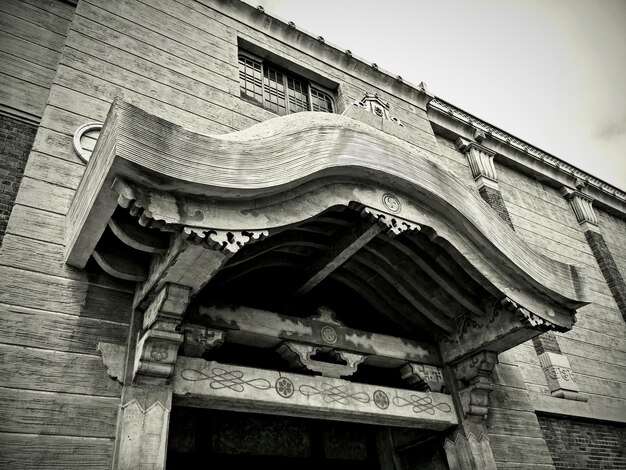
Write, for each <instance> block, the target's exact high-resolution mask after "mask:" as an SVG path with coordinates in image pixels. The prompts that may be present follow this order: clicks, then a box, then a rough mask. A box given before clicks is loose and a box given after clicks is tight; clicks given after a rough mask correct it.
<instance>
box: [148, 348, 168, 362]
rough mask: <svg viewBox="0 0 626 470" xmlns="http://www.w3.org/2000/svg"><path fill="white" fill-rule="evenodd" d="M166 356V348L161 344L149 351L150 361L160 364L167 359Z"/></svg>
mask: <svg viewBox="0 0 626 470" xmlns="http://www.w3.org/2000/svg"><path fill="white" fill-rule="evenodd" d="M167 356H168V354H167V346H164V345H162V344H155V345H154V346H152V349H151V350H150V357H151V358H152V359H154V360H155V361H158V362H161V361H164V360H165V359H167Z"/></svg>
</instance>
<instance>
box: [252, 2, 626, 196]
mask: <svg viewBox="0 0 626 470" xmlns="http://www.w3.org/2000/svg"><path fill="white" fill-rule="evenodd" d="M248 3H251V4H253V5H262V6H263V7H264V8H265V10H266V11H267V12H268V13H272V14H274V15H276V16H279V17H280V18H282V19H284V20H291V21H293V22H295V23H296V25H297V26H298V27H301V28H303V29H305V30H307V31H309V32H311V33H313V34H315V35H321V36H323V37H324V38H325V39H326V41H327V42H331V43H333V44H335V45H337V46H340V47H341V48H345V49H350V50H352V52H353V53H354V54H355V55H358V56H360V57H361V58H364V59H366V60H367V61H368V62H376V63H377V64H378V65H379V66H380V67H381V68H383V69H386V70H388V71H389V72H391V73H393V74H394V75H401V76H402V77H404V78H405V79H406V80H408V81H410V82H412V83H414V84H418V83H420V82H422V81H424V82H425V83H426V84H427V86H428V88H429V90H430V91H431V92H432V93H434V94H435V95H436V96H438V97H440V98H442V99H445V100H447V101H449V102H451V103H452V104H454V105H455V106H458V107H460V108H461V109H463V110H465V111H467V112H469V113H471V114H474V115H475V116H476V117H478V118H481V119H483V120H485V121H487V122H489V123H491V124H493V125H495V126H497V127H499V128H501V129H503V130H505V131H507V132H509V133H511V134H513V135H515V136H516V137H519V138H521V139H523V140H525V141H527V142H529V143H530V144H532V145H534V146H536V147H539V148H540V149H542V150H544V151H546V152H548V153H551V154H553V155H554V156H556V157H558V158H560V159H562V160H565V161H567V162H569V163H571V164H572V165H574V166H576V167H578V168H580V169H582V170H584V171H586V172H588V173H591V174H592V175H593V176H596V177H598V178H600V179H602V180H604V181H606V182H607V183H610V184H613V185H615V186H617V187H619V188H620V189H622V190H626V0H428V1H423V0H384V1H374V0H361V1H358V0H315V1H305V0H249V1H248Z"/></svg>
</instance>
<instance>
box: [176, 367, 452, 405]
mask: <svg viewBox="0 0 626 470" xmlns="http://www.w3.org/2000/svg"><path fill="white" fill-rule="evenodd" d="M181 377H182V378H183V379H184V380H186V381H189V382H199V381H208V383H209V386H210V387H211V388H212V389H214V390H228V391H232V392H235V393H243V392H244V391H245V390H246V388H252V389H255V390H257V391H259V392H265V391H267V390H271V389H273V390H274V392H275V393H276V394H277V395H279V396H280V397H281V398H284V399H290V398H292V397H293V396H294V394H295V393H298V394H299V395H301V396H304V397H307V398H315V397H317V398H319V399H320V400H321V401H322V402H323V403H326V404H335V405H342V406H349V405H352V404H355V403H356V404H358V403H360V404H364V405H366V404H371V405H372V406H375V407H377V408H378V409H381V410H385V409H388V408H389V406H394V407H397V408H405V407H410V409H411V410H412V412H413V413H415V414H422V413H425V414H428V415H434V414H435V413H436V412H437V411H440V412H443V413H450V412H451V411H452V407H451V406H450V405H449V404H448V403H445V402H438V401H437V400H436V397H435V396H433V395H431V394H429V393H419V392H414V393H410V394H403V393H402V392H401V391H396V393H395V395H394V397H393V398H392V399H389V396H388V395H387V393H385V392H384V391H382V390H375V391H374V392H372V393H369V392H366V391H363V390H356V389H353V388H352V387H351V385H350V383H348V382H346V383H344V384H339V385H338V384H332V383H327V382H323V381H322V382H321V383H318V382H313V383H309V382H306V381H305V382H304V383H301V384H299V385H295V384H294V382H293V381H292V380H291V379H290V378H288V377H279V378H277V379H276V380H275V381H274V384H273V385H272V384H271V383H270V382H269V381H268V380H267V379H265V378H261V377H250V378H248V377H245V375H244V372H243V371H241V370H238V369H227V368H226V367H224V368H222V367H212V368H211V369H210V370H209V371H208V372H206V371H201V370H197V369H184V370H183V371H182V373H181Z"/></svg>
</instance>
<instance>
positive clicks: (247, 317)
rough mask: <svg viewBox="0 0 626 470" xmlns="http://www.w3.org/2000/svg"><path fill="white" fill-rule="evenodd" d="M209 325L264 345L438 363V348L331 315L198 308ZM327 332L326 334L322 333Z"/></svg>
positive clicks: (232, 336)
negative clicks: (322, 348) (347, 323)
mask: <svg viewBox="0 0 626 470" xmlns="http://www.w3.org/2000/svg"><path fill="white" fill-rule="evenodd" d="M200 315H201V317H202V318H203V319H204V320H205V321H206V322H207V324H208V326H210V327H211V328H216V329H223V330H226V331H227V332H228V333H227V338H228V340H230V341H233V342H237V341H242V342H246V344H249V342H250V341H253V342H256V343H257V344H263V345H264V346H266V347H267V346H271V345H277V344H279V343H280V342H281V341H283V340H293V341H298V342H300V343H306V344H312V345H317V346H325V347H329V348H334V349H341V350H345V351H351V352H356V353H361V354H367V355H369V356H371V358H372V359H374V358H375V359H376V360H377V361H378V362H380V363H383V362H385V361H386V362H388V363H389V364H394V365H397V364H399V363H406V361H412V362H419V363H427V364H433V365H438V364H440V362H441V360H440V357H439V352H438V350H437V348H436V347H435V346H434V345H432V344H429V343H424V342H418V341H413V340H410V339H405V338H397V337H394V336H388V335H382V334H377V333H371V332H365V331H360V330H355V329H352V328H348V327H345V326H343V325H342V324H341V323H339V322H338V321H336V320H334V319H333V318H332V316H329V315H320V316H317V317H315V316H314V317H310V318H300V317H293V316H288V315H279V314H278V313H273V312H268V311H266V310H259V309H256V308H250V307H237V308H218V307H215V306H212V307H200ZM325 332H327V334H324V333H325Z"/></svg>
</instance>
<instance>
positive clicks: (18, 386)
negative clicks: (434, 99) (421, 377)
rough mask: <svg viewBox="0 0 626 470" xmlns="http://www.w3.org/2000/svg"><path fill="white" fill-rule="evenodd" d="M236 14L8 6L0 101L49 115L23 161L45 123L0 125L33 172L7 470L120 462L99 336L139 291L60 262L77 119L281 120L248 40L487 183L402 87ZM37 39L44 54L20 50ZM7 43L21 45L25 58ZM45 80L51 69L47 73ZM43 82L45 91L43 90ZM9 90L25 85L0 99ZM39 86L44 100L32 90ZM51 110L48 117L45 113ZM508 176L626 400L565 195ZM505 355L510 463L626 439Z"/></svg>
mask: <svg viewBox="0 0 626 470" xmlns="http://www.w3.org/2000/svg"><path fill="white" fill-rule="evenodd" d="M235 4H236V2H212V1H209V0H200V1H192V0H177V1H176V2H173V1H170V0H154V1H151V2H146V1H134V0H133V1H131V0H106V1H105V0H82V1H81V2H79V5H78V7H77V9H76V13H75V15H74V13H73V7H70V6H69V5H68V4H66V3H64V2H61V1H54V0H48V1H45V2H42V1H35V0H23V1H22V2H20V1H18V0H6V1H3V2H0V5H1V6H0V11H2V12H3V15H2V18H1V19H2V21H4V22H5V24H6V25H8V24H9V22H11V23H10V24H11V25H12V28H13V29H11V31H13V32H12V33H11V34H10V35H9V36H10V37H9V36H7V38H5V40H6V41H11V42H10V44H9V42H6V44H7V45H10V46H11V47H10V48H7V50H6V51H3V52H1V53H0V59H3V58H4V62H2V63H3V64H4V65H3V67H4V68H3V70H2V71H1V72H2V73H0V79H2V80H4V82H2V84H5V86H2V87H0V102H3V103H4V104H5V105H6V106H10V107H12V108H16V109H17V108H19V107H20V106H22V104H23V106H24V110H25V111H24V112H26V113H29V115H35V114H36V113H37V112H39V113H40V115H41V124H40V127H39V128H38V130H37V135H36V136H35V138H34V143H33V145H32V151H31V152H30V156H28V162H27V163H26V155H27V154H28V150H25V149H26V148H27V147H30V144H28V145H27V144H26V142H27V140H28V138H30V139H32V136H33V130H32V129H31V128H27V126H26V127H24V125H22V124H19V125H16V124H15V122H13V121H11V123H9V124H8V125H7V126H5V123H7V122H9V121H7V120H6V119H4V120H3V121H2V123H3V124H2V127H1V128H0V132H2V137H4V135H5V134H6V135H7V136H8V138H7V139H6V140H4V141H3V142H6V143H4V144H3V145H4V147H3V148H2V155H3V157H4V156H5V155H18V154H19V156H20V157H19V159H21V160H19V161H20V162H22V164H23V163H26V168H25V170H24V176H23V179H22V183H21V186H20V189H19V192H18V194H17V196H15V204H14V206H13V210H12V213H11V217H10V220H9V222H8V226H7V227H6V234H4V239H3V241H2V246H1V247H0V286H2V288H0V358H1V360H0V374H2V378H3V383H2V387H0V402H1V403H3V405H5V406H2V407H0V466H4V467H7V468H8V467H10V468H50V462H55V464H56V465H57V466H58V467H59V468H102V469H108V468H110V461H111V457H112V449H113V437H114V435H115V425H116V419H117V410H118V406H119V397H120V390H121V387H120V385H119V383H117V382H116V381H114V380H112V379H110V378H109V377H108V376H107V374H106V370H105V367H104V365H103V363H102V359H101V357H100V354H99V352H98V351H97V349H96V344H97V342H98V341H108V342H114V343H124V342H125V341H126V335H127V331H128V321H129V318H130V309H131V301H132V292H133V286H132V285H129V284H127V283H122V282H118V281H116V280H114V279H112V278H110V277H108V276H106V275H103V274H102V273H101V272H100V271H95V270H90V269H87V270H82V271H79V270H76V269H73V268H70V267H69V266H67V265H66V264H65V263H64V257H63V256H64V243H65V239H64V231H65V214H66V212H67V210H68V207H69V205H70V203H71V201H72V198H73V196H74V193H75V190H76V188H77V186H78V184H79V182H80V179H81V177H82V175H83V172H84V168H85V166H84V163H83V162H82V161H81V160H80V159H79V158H78V157H77V156H76V155H75V153H74V152H73V150H72V135H73V133H74V131H75V130H76V128H77V127H79V126H81V125H82V124H85V123H87V122H89V121H94V120H95V121H103V120H104V118H105V117H106V113H107V112H108V110H109V106H110V104H111V102H112V100H113V99H114V98H115V97H118V96H119V97H122V98H123V99H124V100H126V101H128V102H130V103H133V104H135V105H137V106H139V107H141V108H142V109H145V110H146V111H148V112H149V113H152V114H155V115H158V116H160V117H163V118H165V119H167V120H169V121H172V122H174V123H176V124H179V125H182V126H184V127H186V128H188V129H191V130H195V131H199V132H203V133H208V134H211V133H213V134H220V133H225V132H230V131H233V130H240V129H244V128H247V127H249V126H251V125H252V124H255V123H257V122H260V121H264V120H267V119H270V118H273V117H275V114H273V113H271V112H269V111H267V110H265V109H263V108H261V107H258V106H255V105H253V104H251V103H249V102H247V101H244V100H242V99H240V97H239V77H238V66H237V50H238V38H239V39H240V40H241V39H243V40H245V41H247V42H248V43H254V44H256V45H257V46H258V47H259V48H263V49H266V50H267V51H270V52H271V53H272V54H274V55H275V56H276V57H277V58H279V57H283V58H285V60H286V61H287V62H286V63H285V64H284V65H285V66H288V65H293V66H295V67H297V69H298V70H301V71H310V72H311V73H312V74H314V75H315V76H317V77H321V78H322V79H323V80H324V81H325V83H335V84H336V85H337V86H338V87H339V88H338V96H337V100H338V103H337V105H338V109H340V110H341V109H345V108H346V107H347V106H350V105H351V103H352V102H353V101H355V100H358V99H360V98H361V97H362V96H363V94H364V93H365V92H378V93H379V94H380V95H381V97H382V98H383V99H384V100H386V101H389V103H390V109H391V111H390V113H391V115H392V116H394V117H397V118H398V119H399V120H400V121H401V122H402V123H403V124H404V126H405V131H406V132H405V136H406V138H407V139H408V140H409V141H410V143H412V144H413V145H415V146H417V147H420V148H421V149H423V150H424V151H425V152H427V153H430V156H431V157H432V159H433V160H434V161H436V162H437V163H438V164H439V165H441V166H442V167H443V168H445V169H446V170H448V171H450V172H451V173H452V174H454V175H455V176H456V177H457V178H458V179H459V181H460V184H463V185H465V186H466V187H467V188H468V190H476V189H475V185H474V181H473V179H472V175H471V172H470V170H469V167H468V164H467V161H466V158H465V156H464V155H463V154H461V153H460V152H458V151H457V150H456V149H455V146H454V143H453V142H452V141H450V140H447V139H445V138H443V137H439V136H437V137H435V135H434V134H433V132H432V128H431V125H430V123H429V121H428V117H427V114H426V111H425V110H424V109H423V107H420V106H419V105H418V104H416V103H413V102H411V100H410V99H409V94H408V93H406V92H404V93H402V92H401V91H402V90H401V88H402V86H401V85H399V84H397V83H394V84H392V85H390V84H389V83H388V82H387V83H381V82H380V80H382V78H380V77H379V76H378V75H376V73H375V72H373V71H372V70H370V71H369V72H368V73H360V72H359V73H357V72H356V71H355V68H354V67H355V66H354V64H352V65H351V62H350V59H349V58H347V56H346V55H345V54H343V53H339V52H336V53H334V52H333V53H331V52H329V49H328V48H327V47H326V46H324V45H323V44H321V43H319V42H318V41H314V40H308V39H306V38H305V37H304V36H303V35H301V33H299V32H298V31H297V30H289V31H288V32H284V31H283V30H281V28H280V25H276V24H274V23H273V21H274V20H272V19H270V18H269V17H264V16H263V15H262V14H261V13H258V12H256V11H251V10H246V11H247V13H246V14H245V15H243V16H242V15H239V14H238V13H237V12H236V11H234V9H233V8H232V5H235ZM59 5H61V6H59ZM55 8H56V9H59V11H57V10H54V9H55ZM52 10H53V11H52ZM55 11H56V13H55ZM224 13H227V14H224ZM7 18H8V19H7ZM55 21H56V23H55ZM55 24H56V25H57V26H58V25H62V26H63V27H65V28H66V29H65V31H67V28H68V27H69V32H68V34H67V38H65V36H64V33H62V30H61V29H58V30H55V31H53V30H52V29H53V28H54V27H57V26H54V25H55ZM281 31H283V32H281ZM274 35H277V36H274ZM280 35H282V36H280ZM50 41H52V42H50ZM4 44H5V43H3V45H4ZM25 44H35V45H37V47H29V48H22V49H20V48H21V47H22V46H24V45H25ZM45 44H49V45H50V47H52V46H53V47H52V49H53V50H54V54H52V55H50V54H43V53H42V51H43V49H42V47H43V46H45ZM11 50H13V51H16V50H23V51H24V53H23V55H22V57H21V60H17V59H15V57H16V56H15V54H13V55H12V53H11ZM43 52H45V51H43ZM29 54H30V55H29ZM52 56H54V57H55V58H54V60H52V59H51V58H50V57H52ZM59 57H60V59H59ZM275 60H278V59H275ZM46 61H47V62H46ZM57 61H58V64H57ZM30 63H36V64H38V66H37V67H35V66H32V67H31V66H30V65H28V64H30ZM10 67H13V69H10ZM16 67H17V68H16ZM41 67H43V69H45V70H43V69H42V68H41ZM18 69H19V70H18ZM10 70H13V72H11V71H10ZM50 70H52V73H51V72H50ZM37 71H40V72H42V73H43V72H45V74H44V75H40V76H39V78H36V77H35V74H36V73H38V72H37ZM302 73H305V72H302ZM24 74H26V75H24ZM28 74H30V75H28ZM27 75H28V76H27ZM20 77H21V78H20ZM29 77H30V78H29ZM377 77H378V78H377ZM37 80H39V81H40V82H41V84H40V85H37V86H36V87H35V88H33V87H32V86H31V85H30V84H32V83H35V82H36V81H37ZM9 89H10V90H14V91H15V92H14V93H12V94H10V95H9V94H6V96H5V95H2V93H3V92H6V90H9ZM28 89H31V90H35V89H36V90H38V92H37V93H33V94H30V95H29V94H28V93H27V90H28ZM20 90H22V91H21V92H20ZM42 90H43V91H44V92H45V97H47V102H46V100H45V97H44V98H42V96H44V94H42ZM48 91H49V93H48ZM20 93H21V94H20ZM3 96H4V98H3ZM29 97H31V98H32V97H34V98H36V99H35V100H32V99H30V98H29ZM5 98H6V99H5ZM29 99H30V101H29ZM10 100H13V101H10ZM7 103H8V104H7ZM44 103H46V105H45V108H44V109H43V114H41V112H40V111H37V109H39V108H38V106H43V104H44ZM20 126H22V127H20ZM18 128H19V129H22V130H21V131H19V132H18V130H17V129H18ZM12 132H13V133H14V134H11V133H12ZM18 134H19V136H21V137H19V136H18ZM12 135H15V138H13V137H11V136H12ZM27 136H30V137H27ZM20 139H21V140H20ZM16 142H22V143H21V144H16ZM17 160H18V158H17V157H16V160H15V162H14V163H15V165H13V163H12V162H13V160H12V159H11V158H3V161H2V163H0V171H2V172H3V173H2V176H3V178H4V177H5V175H8V178H7V180H9V183H8V184H6V185H4V186H7V187H10V190H9V192H8V193H4V192H0V195H1V196H2V197H4V195H5V194H8V195H10V191H13V190H14V188H15V187H16V186H15V183H16V182H17V179H12V178H13V176H12V175H14V174H17V173H18V172H19V171H21V170H19V164H18V162H17ZM497 170H498V175H499V185H500V189H501V193H502V198H503V201H504V203H505V204H506V209H507V212H508V214H509V215H510V219H511V221H512V223H513V226H514V227H515V231H516V233H517V234H518V235H519V236H520V237H522V238H523V239H524V240H525V241H526V242H527V243H529V244H531V245H532V246H533V247H535V248H536V249H537V251H539V252H541V253H544V254H546V255H548V256H549V257H552V258H555V259H558V260H560V261H564V262H568V263H574V264H578V265H584V266H586V267H587V268H588V275H589V279H590V283H591V290H592V292H591V295H592V298H593V303H592V304H591V305H589V306H587V307H585V308H583V309H581V310H580V311H579V314H578V322H577V324H576V325H575V327H574V329H573V330H572V331H571V332H568V333H566V334H557V335H555V337H556V339H557V341H558V345H559V347H560V349H561V351H562V352H563V354H565V355H567V357H568V359H569V361H570V363H571V366H572V369H573V371H574V374H575V377H576V381H577V383H578V385H579V387H580V390H581V392H582V393H584V394H586V396H588V398H589V402H588V403H589V404H594V405H602V406H605V405H606V406H609V405H610V406H621V407H626V325H625V323H624V320H623V318H622V316H621V314H620V312H619V309H618V307H617V305H616V303H615V300H614V298H613V297H612V295H611V291H610V289H609V287H608V286H607V284H606V281H605V280H604V277H603V276H602V273H601V272H600V269H599V267H598V264H597V262H596V260H595V258H594V257H593V254H592V253H591V249H590V247H589V245H588V243H587V241H586V239H585V237H584V235H583V232H582V230H581V229H580V227H579V225H578V223H577V221H576V219H575V217H574V214H573V213H572V211H571V209H570V207H569V205H568V203H567V202H566V201H565V200H564V199H563V198H562V197H561V195H560V194H559V191H558V188H554V187H548V186H546V185H544V184H542V183H541V182H539V181H536V180H534V179H532V178H530V177H528V176H525V175H523V174H521V173H519V172H517V171H515V170H513V169H510V168H507V167H504V166H501V165H499V166H498V168H497ZM17 184H19V183H17ZM4 186H3V187H2V191H4V190H5V189H4ZM472 188H473V189H472ZM0 201H1V202H0V203H4V200H0ZM485 204H487V203H485ZM0 210H5V209H4V206H2V207H1V208H0ZM3 217H4V213H3ZM599 219H600V226H601V227H602V229H603V233H604V236H605V238H606V240H607V246H608V248H609V249H610V250H611V251H612V254H613V257H614V258H615V262H616V264H617V266H618V267H619V268H620V269H621V271H622V274H623V275H624V274H625V270H626V244H625V242H624V240H626V222H625V221H624V220H622V219H618V218H616V217H614V216H613V215H610V214H604V213H599ZM2 220H3V221H4V219H2ZM0 222H1V221H0ZM2 227H3V226H2V225H0V233H4V228H2ZM500 360H501V364H500V365H499V366H498V368H497V372H496V388H495V390H494V392H493V394H492V406H491V410H490V416H489V430H490V433H491V435H492V437H491V443H492V447H493V451H494V456H495V458H496V461H497V462H498V465H499V467H500V468H517V469H520V468H524V469H526V468H528V469H549V468H554V466H553V463H552V458H551V454H550V452H552V457H554V459H553V460H554V462H555V463H557V464H558V462H559V461H558V460H557V458H560V459H561V461H564V459H565V458H569V457H570V456H572V455H574V454H575V455H578V454H580V458H581V459H582V458H588V459H591V457H593V456H594V455H596V454H594V452H596V451H595V450H594V451H593V452H587V449H596V447H595V444H594V445H593V446H592V445H591V444H590V445H589V446H588V447H585V448H584V449H582V448H580V447H581V446H580V445H579V446H578V448H575V449H569V448H567V449H566V448H564V447H558V445H557V444H558V442H556V441H554V440H552V439H553V438H552V436H555V435H556V434H557V433H561V435H562V436H563V439H562V441H563V442H570V441H571V440H567V437H568V435H566V434H568V433H569V435H576V432H578V431H580V432H581V433H582V430H584V429H586V428H587V427H591V428H592V429H596V430H597V434H596V435H583V434H581V436H580V437H578V439H582V440H583V441H584V439H588V440H589V442H592V441H593V442H602V441H606V442H609V441H610V442H611V444H606V445H607V446H608V447H607V449H609V450H610V449H615V448H616V447H615V445H614V444H612V442H614V440H611V439H613V438H610V439H609V437H606V436H609V435H611V436H617V437H615V439H618V440H617V442H618V444H619V443H621V445H622V447H623V446H624V434H623V428H617V427H608V426H603V425H601V424H593V425H591V424H588V423H579V422H576V421H575V420H574V421H572V420H570V421H568V420H557V419H553V418H549V419H548V418H541V419H540V420H539V421H538V420H537V416H536V414H535V412H534V408H533V397H534V396H546V395H549V393H550V390H549V389H548V386H547V383H546V378H545V375H544V373H543V370H542V369H541V366H540V364H539V361H538V359H537V355H536V352H535V350H534V348H533V346H532V344H531V343H526V344H524V345H521V346H519V347H517V348H515V350H514V351H513V352H512V353H511V354H507V355H506V356H505V357H501V359H500ZM16 365H18V366H16ZM580 406H583V405H580ZM585 406H586V405H585ZM540 425H541V427H540ZM568 426H569V427H568ZM574 427H575V429H576V430H578V431H575V430H574ZM542 430H543V433H542ZM568 430H569V431H568ZM602 433H606V436H604V434H602ZM611 433H613V434H611ZM584 436H586V437H584ZM599 436H604V437H606V439H605V438H604V437H603V438H602V439H600V437H599ZM620 436H621V437H620ZM596 438H598V439H596ZM619 439H621V441H619ZM546 440H547V441H548V444H549V445H546ZM583 441H581V442H583ZM585 442H586V441H585ZM600 445H601V444H598V446H600ZM24 449H29V450H30V451H29V452H24ZM548 449H550V452H549V450H548ZM609 450H607V452H609ZM585 452H587V454H585ZM597 452H598V454H597V455H601V452H600V450H598V451H597ZM610 452H612V450H611V451H610ZM610 452H609V453H610ZM561 453H563V454H564V455H563V456H561V455H560V454H561ZM557 454H558V455H557ZM618 457H619V456H617V454H615V458H618ZM622 457H623V455H622ZM622 457H620V458H622ZM588 463H589V465H591V463H593V462H592V461H591V460H589V461H588ZM615 465H617V464H616V463H615ZM623 465H626V464H623ZM557 466H558V465H557ZM564 468H570V467H564ZM571 468H578V467H571ZM580 468H582V467H580ZM585 468H593V467H585ZM598 468H600V467H598ZM608 468H611V467H608ZM615 468H617V467H615Z"/></svg>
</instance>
